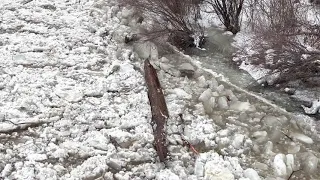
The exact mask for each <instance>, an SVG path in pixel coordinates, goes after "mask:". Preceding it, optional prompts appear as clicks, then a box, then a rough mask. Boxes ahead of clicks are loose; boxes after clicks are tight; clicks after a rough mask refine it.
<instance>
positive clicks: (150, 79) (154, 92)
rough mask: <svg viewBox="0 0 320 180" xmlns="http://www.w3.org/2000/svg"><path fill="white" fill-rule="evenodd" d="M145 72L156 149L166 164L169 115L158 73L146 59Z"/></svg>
mask: <svg viewBox="0 0 320 180" xmlns="http://www.w3.org/2000/svg"><path fill="white" fill-rule="evenodd" d="M144 71H145V81H146V84H147V87H148V98H149V102H150V106H151V114H152V124H153V132H154V143H155V148H156V151H157V154H158V156H159V159H160V161H161V162H164V161H165V159H166V157H167V155H168V149H167V144H166V135H165V124H166V120H167V119H168V117H169V113H168V109H167V104H166V101H165V99H164V95H163V92H162V88H161V85H160V82H159V79H158V75H157V72H156V70H155V69H154V67H153V66H152V65H151V64H150V61H149V59H146V60H145V62H144Z"/></svg>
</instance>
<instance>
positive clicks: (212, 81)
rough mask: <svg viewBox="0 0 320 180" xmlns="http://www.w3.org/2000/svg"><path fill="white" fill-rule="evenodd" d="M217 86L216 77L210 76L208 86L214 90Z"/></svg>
mask: <svg viewBox="0 0 320 180" xmlns="http://www.w3.org/2000/svg"><path fill="white" fill-rule="evenodd" d="M218 86H219V83H218V81H217V80H216V78H214V77H212V78H211V79H210V80H209V87H210V88H211V89H213V90H216V89H217V88H218Z"/></svg>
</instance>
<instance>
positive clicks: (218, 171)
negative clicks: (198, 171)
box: [204, 161, 235, 180]
mask: <svg viewBox="0 0 320 180" xmlns="http://www.w3.org/2000/svg"><path fill="white" fill-rule="evenodd" d="M204 174H205V175H204V179H205V180H234V179H235V177H234V175H233V174H232V172H231V171H230V170H229V169H227V168H225V167H221V166H219V165H217V163H216V162H214V161H209V162H207V163H206V165H205V173H204Z"/></svg>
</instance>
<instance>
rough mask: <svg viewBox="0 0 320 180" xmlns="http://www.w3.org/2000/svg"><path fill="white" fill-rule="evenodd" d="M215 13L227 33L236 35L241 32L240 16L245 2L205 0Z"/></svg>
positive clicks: (239, 0) (238, 0)
mask: <svg viewBox="0 0 320 180" xmlns="http://www.w3.org/2000/svg"><path fill="white" fill-rule="evenodd" d="M204 2H206V3H208V4H209V5H210V6H211V7H212V9H213V11H212V12H215V13H216V14H217V15H218V17H219V19H220V21H221V22H222V23H223V25H224V26H225V28H226V30H227V31H230V32H232V33H233V34H236V33H238V32H239V31H240V24H241V21H240V16H241V11H242V8H243V3H244V0H204Z"/></svg>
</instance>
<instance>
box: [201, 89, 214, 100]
mask: <svg viewBox="0 0 320 180" xmlns="http://www.w3.org/2000/svg"><path fill="white" fill-rule="evenodd" d="M211 96H212V91H211V89H207V90H205V91H204V92H203V93H202V94H201V95H200V97H199V101H200V102H205V101H208V100H209V99H210V98H211Z"/></svg>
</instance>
